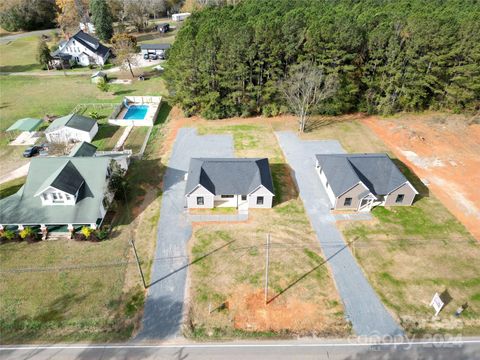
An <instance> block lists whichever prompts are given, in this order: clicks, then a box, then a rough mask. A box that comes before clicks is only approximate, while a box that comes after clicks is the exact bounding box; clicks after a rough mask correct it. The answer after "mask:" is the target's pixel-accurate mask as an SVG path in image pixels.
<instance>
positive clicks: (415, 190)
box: [385, 180, 419, 197]
mask: <svg viewBox="0 0 480 360" xmlns="http://www.w3.org/2000/svg"><path fill="white" fill-rule="evenodd" d="M405 184H407V185H408V186H410V188H411V189H412V190H413V191H414V192H415V194H416V195H418V194H419V192H418V191H417V189H415V188H414V187H413V185H412V184H411V183H410V181H408V180H407V181H405V182H404V183H403V184H402V185H400V186H398V187H396V188H395V189H393V190H392V191H390V192H389V193H388V194H386V195H385V197H387V196H388V195H390V194H391V193H392V192H394V191H396V190H398V189H400V188H401V187H402V186H403V185H405Z"/></svg>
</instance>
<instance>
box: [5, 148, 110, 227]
mask: <svg viewBox="0 0 480 360" xmlns="http://www.w3.org/2000/svg"><path fill="white" fill-rule="evenodd" d="M110 161H111V159H110V158H108V157H78V158H75V157H74V158H72V157H44V158H42V157H38V158H33V159H32V160H31V163H30V168H29V171H28V176H27V180H26V182H25V185H24V186H23V187H22V188H21V189H20V190H19V191H18V192H17V193H15V194H14V195H12V196H9V197H7V198H5V199H2V200H0V224H3V225H11V224H24V225H38V224H54V225H60V224H91V223H95V222H96V221H97V219H99V218H101V217H102V214H101V212H100V205H101V204H102V200H103V197H104V191H105V188H106V184H107V181H108V180H107V169H108V166H109V163H110ZM69 164H70V165H69ZM73 168H74V169H75V170H73ZM64 170H65V171H66V172H65V174H64V173H63V171H64ZM76 172H78V174H79V175H74V173H76ZM57 173H58V174H57ZM60 173H62V175H61V179H59V180H58V181H59V183H58V184H57V183H56V182H53V183H54V186H55V187H57V186H58V187H62V188H64V189H66V188H67V187H68V191H69V192H70V191H72V189H74V188H76V187H77V186H78V179H77V178H76V177H77V176H78V177H79V178H80V177H81V178H82V179H84V180H85V182H84V183H83V184H82V185H81V186H80V189H79V190H80V191H79V193H78V196H77V202H76V204H75V205H52V206H42V200H41V197H40V196H35V195H37V194H38V193H39V192H41V191H42V190H43V187H44V186H45V185H46V183H50V182H52V181H50V178H53V177H55V178H57V177H58V176H52V175H54V174H57V175H60ZM72 176H74V177H72ZM47 180H48V181H47ZM70 180H72V183H70Z"/></svg>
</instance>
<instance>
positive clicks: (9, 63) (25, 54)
mask: <svg viewBox="0 0 480 360" xmlns="http://www.w3.org/2000/svg"><path fill="white" fill-rule="evenodd" d="M38 39H39V37H38V36H29V37H24V38H20V39H17V40H15V41H12V42H10V43H7V44H0V72H23V71H33V70H40V65H39V64H38V63H37V60H36V59H35V56H36V53H37V46H38Z"/></svg>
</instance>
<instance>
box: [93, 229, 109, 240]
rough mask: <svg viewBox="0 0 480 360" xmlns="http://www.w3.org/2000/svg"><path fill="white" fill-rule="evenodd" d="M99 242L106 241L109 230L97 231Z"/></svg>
mask: <svg viewBox="0 0 480 360" xmlns="http://www.w3.org/2000/svg"><path fill="white" fill-rule="evenodd" d="M95 234H96V235H97V239H98V240H100V241H101V240H105V239H106V238H107V237H108V234H109V231H108V230H107V229H101V230H97V231H95Z"/></svg>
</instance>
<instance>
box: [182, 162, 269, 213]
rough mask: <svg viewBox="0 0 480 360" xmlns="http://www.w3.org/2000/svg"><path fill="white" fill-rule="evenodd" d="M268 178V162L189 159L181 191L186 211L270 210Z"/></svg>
mask: <svg viewBox="0 0 480 360" xmlns="http://www.w3.org/2000/svg"><path fill="white" fill-rule="evenodd" d="M274 196H275V194H274V190H273V182H272V175H271V173H270V166H269V163H268V159H266V158H262V159H257V158H193V159H191V161H190V168H189V170H188V174H187V185H186V190H185V198H186V206H187V208H189V209H202V208H203V209H212V208H214V207H235V208H245V209H246V208H271V207H272V204H273V197H274Z"/></svg>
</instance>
